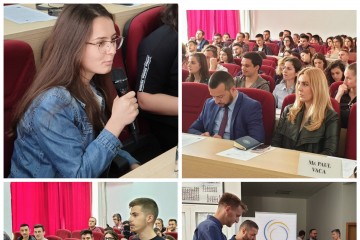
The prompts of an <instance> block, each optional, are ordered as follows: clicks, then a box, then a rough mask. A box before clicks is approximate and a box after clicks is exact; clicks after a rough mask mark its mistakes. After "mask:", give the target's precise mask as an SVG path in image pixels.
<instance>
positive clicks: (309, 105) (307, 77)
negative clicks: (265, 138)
mask: <svg viewBox="0 0 360 240" xmlns="http://www.w3.org/2000/svg"><path fill="white" fill-rule="evenodd" d="M338 121H339V117H338V114H337V113H336V112H335V111H334V109H333V108H332V105H331V101H330V95H329V90H328V86H327V81H326V78H325V75H324V73H323V71H321V70H320V69H318V68H312V67H309V68H305V69H303V70H301V71H300V72H299V74H298V79H297V83H296V99H295V103H294V104H291V105H289V106H287V107H286V108H285V110H284V112H283V113H282V114H281V117H280V120H279V124H278V126H277V129H276V131H275V135H274V137H273V139H272V143H271V145H272V146H274V147H281V148H288V149H295V150H298V151H305V152H312V153H319V154H325V155H329V156H333V155H335V153H336V147H337V142H338Z"/></svg>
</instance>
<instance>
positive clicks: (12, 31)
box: [4, 4, 159, 67]
mask: <svg viewBox="0 0 360 240" xmlns="http://www.w3.org/2000/svg"><path fill="white" fill-rule="evenodd" d="M21 5H22V6H24V7H28V8H32V9H36V7H35V4H21ZM157 5H159V4H134V5H133V6H126V5H121V4H103V6H104V7H105V8H106V9H107V10H108V11H109V12H110V13H111V14H113V16H114V19H115V23H116V24H117V25H118V27H119V29H120V31H121V32H122V31H123V29H124V25H125V23H126V22H127V20H129V19H131V18H133V17H134V16H136V15H137V14H138V13H140V12H143V11H145V10H146V9H149V8H152V7H155V6H157ZM55 22H56V20H49V21H43V22H33V23H25V24H18V23H16V22H12V21H10V20H7V19H5V18H4V39H15V40H21V41H25V42H27V43H28V44H30V46H31V48H32V49H33V52H34V58H35V64H36V66H37V67H39V65H40V53H41V48H42V46H43V44H44V42H45V40H46V39H47V38H48V37H49V35H50V32H51V29H52V27H53V26H54V24H55Z"/></svg>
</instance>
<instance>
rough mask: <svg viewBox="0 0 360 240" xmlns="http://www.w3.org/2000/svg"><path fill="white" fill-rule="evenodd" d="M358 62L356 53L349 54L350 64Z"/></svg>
mask: <svg viewBox="0 0 360 240" xmlns="http://www.w3.org/2000/svg"><path fill="white" fill-rule="evenodd" d="M354 62H356V52H350V53H349V64H351V63H354Z"/></svg>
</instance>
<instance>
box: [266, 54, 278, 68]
mask: <svg viewBox="0 0 360 240" xmlns="http://www.w3.org/2000/svg"><path fill="white" fill-rule="evenodd" d="M266 59H270V60H271V61H273V62H274V63H275V64H276V66H277V62H278V59H277V58H276V57H273V56H269V55H267V56H266Z"/></svg>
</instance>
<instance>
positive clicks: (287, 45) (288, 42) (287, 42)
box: [278, 36, 296, 57]
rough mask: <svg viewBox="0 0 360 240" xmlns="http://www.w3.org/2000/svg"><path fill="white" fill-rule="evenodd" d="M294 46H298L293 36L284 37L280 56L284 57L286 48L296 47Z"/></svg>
mask: <svg viewBox="0 0 360 240" xmlns="http://www.w3.org/2000/svg"><path fill="white" fill-rule="evenodd" d="M294 48H296V45H295V43H294V40H293V39H292V37H291V36H286V37H284V40H283V44H282V45H281V47H280V49H279V54H278V56H279V57H284V52H285V51H286V50H291V49H294Z"/></svg>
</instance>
